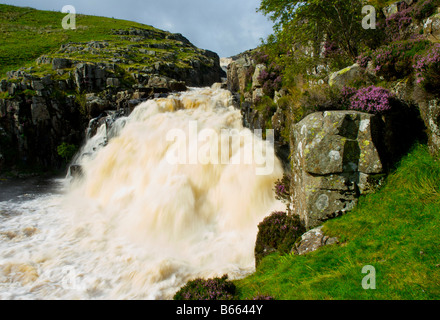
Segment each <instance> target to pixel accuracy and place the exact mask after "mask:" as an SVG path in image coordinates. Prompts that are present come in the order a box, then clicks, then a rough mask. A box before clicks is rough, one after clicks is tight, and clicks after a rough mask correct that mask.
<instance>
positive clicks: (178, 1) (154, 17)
mask: <svg viewBox="0 0 440 320" xmlns="http://www.w3.org/2000/svg"><path fill="white" fill-rule="evenodd" d="M0 3H4V4H12V5H16V6H22V7H24V6H26V7H32V8H36V9H41V10H54V11H61V9H62V7H63V6H65V5H73V6H74V7H75V9H76V11H77V13H83V14H90V15H98V16H105V17H114V18H119V19H125V20H131V21H136V22H140V23H144V24H148V25H152V26H154V27H156V28H159V29H162V30H166V31H170V32H174V33H181V34H183V35H184V36H185V37H186V38H188V39H189V40H190V41H191V42H192V43H193V44H194V45H195V46H197V47H199V48H202V49H208V50H212V51H214V52H217V53H218V54H219V55H220V57H229V56H232V55H235V54H238V53H240V52H243V51H245V50H248V49H253V48H255V47H257V46H258V45H259V44H260V39H261V38H266V37H267V36H268V35H269V34H270V33H271V32H272V22H270V21H269V20H268V19H267V18H266V17H265V16H263V15H262V14H261V13H257V12H256V9H257V7H258V6H259V3H260V0H122V1H121V0H107V1H103V0H98V1H97V0H62V1H59V0H0Z"/></svg>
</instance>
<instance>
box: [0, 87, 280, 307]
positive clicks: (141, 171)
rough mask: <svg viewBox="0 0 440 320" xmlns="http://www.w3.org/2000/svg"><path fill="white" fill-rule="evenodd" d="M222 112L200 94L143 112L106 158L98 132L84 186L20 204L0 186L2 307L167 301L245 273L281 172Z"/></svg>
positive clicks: (233, 115) (222, 94)
mask: <svg viewBox="0 0 440 320" xmlns="http://www.w3.org/2000/svg"><path fill="white" fill-rule="evenodd" d="M230 101H231V95H230V93H229V92H228V91H224V90H214V89H208V88H207V89H197V90H192V91H190V92H188V93H183V94H178V95H174V96H171V97H169V98H167V99H158V100H152V101H147V102H145V103H143V104H141V105H139V106H138V107H137V108H136V109H135V110H134V111H133V113H132V114H131V115H130V117H129V118H126V119H122V120H121V123H123V124H124V125H121V126H120V127H119V128H118V127H117V125H118V124H115V125H116V129H115V128H113V129H112V130H116V131H117V134H112V135H114V136H115V137H113V138H112V139H111V140H110V141H109V142H108V144H107V145H106V146H105V147H97V146H98V145H99V144H100V141H101V142H102V140H103V139H104V140H105V137H108V136H109V132H108V131H109V130H110V129H109V128H107V127H105V126H103V127H101V128H100V130H98V133H97V135H96V136H95V137H94V138H92V139H91V140H89V141H88V143H87V144H86V145H85V146H84V148H83V151H82V152H83V153H88V154H89V156H88V157H83V158H81V159H79V160H78V162H79V163H80V164H81V165H82V166H83V169H84V178H83V179H81V180H77V181H75V182H74V183H72V184H70V183H69V179H64V180H53V181H52V182H50V183H48V184H47V185H45V187H48V188H47V189H46V188H45V187H42V190H44V192H42V193H32V190H35V189H33V187H32V185H30V189H29V190H30V191H29V193H26V192H27V191H26V192H24V194H34V196H29V197H28V198H26V197H24V198H23V197H21V198H20V196H17V193H16V192H15V191H14V190H18V189H20V188H21V187H17V186H16V187H14V185H6V186H5V185H1V184H0V187H1V188H2V198H0V212H1V213H2V214H1V215H0V252H1V256H0V299H171V298H172V296H173V294H174V293H175V292H176V291H177V290H178V289H179V288H180V287H181V286H182V285H184V284H185V283H186V281H188V280H190V279H193V278H196V277H212V276H221V275H223V274H225V273H228V274H229V276H230V278H240V277H243V276H245V275H247V274H249V273H250V272H252V271H253V270H254V256H253V253H254V243H255V238H256V234H257V225H258V223H259V222H260V221H262V220H263V218H264V217H265V216H267V215H268V214H270V212H272V211H273V210H283V209H284V207H283V205H282V204H281V203H280V202H278V201H276V200H275V199H274V195H273V191H272V189H273V185H274V182H275V181H276V179H278V178H280V177H281V176H282V167H281V164H280V162H279V161H278V159H276V158H271V156H270V155H272V154H274V152H273V147H272V146H271V144H270V143H266V142H263V141H262V140H261V139H260V138H258V137H257V136H255V135H254V134H252V133H251V132H250V131H249V130H247V129H245V128H243V126H242V118H241V115H240V112H239V111H237V110H235V109H234V108H233V107H230ZM222 133H229V135H228V136H227V137H226V138H224V135H222ZM182 135H183V137H181V136H182ZM179 138H181V139H179ZM101 145H102V144H101ZM93 149H95V150H96V151H95V152H92V151H91V150H93ZM251 151H252V152H251ZM53 186H55V189H53V188H52V187H53ZM14 188H16V189H14ZM25 189H26V187H25V188H24V189H23V188H21V193H22V194H23V190H25ZM37 189H38V188H37ZM3 190H6V191H3ZM18 193H20V192H18ZM7 212H14V214H7Z"/></svg>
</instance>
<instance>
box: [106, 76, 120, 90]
mask: <svg viewBox="0 0 440 320" xmlns="http://www.w3.org/2000/svg"><path fill="white" fill-rule="evenodd" d="M119 84H120V82H119V79H118V78H107V86H110V87H115V88H118V87H119Z"/></svg>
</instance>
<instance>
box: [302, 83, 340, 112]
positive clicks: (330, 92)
mask: <svg viewBox="0 0 440 320" xmlns="http://www.w3.org/2000/svg"><path fill="white" fill-rule="evenodd" d="M299 104H300V106H301V108H300V110H297V112H300V113H301V119H302V118H304V117H306V116H308V115H309V114H311V113H314V112H318V111H327V110H344V109H346V106H344V105H343V103H342V96H341V90H340V89H339V88H337V87H336V86H333V87H331V86H328V85H322V86H315V87H312V88H310V89H307V90H304V92H303V93H302V94H301V96H300V98H299ZM301 119H299V120H301Z"/></svg>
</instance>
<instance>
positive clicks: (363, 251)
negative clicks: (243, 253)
mask: <svg viewBox="0 0 440 320" xmlns="http://www.w3.org/2000/svg"><path fill="white" fill-rule="evenodd" d="M439 182H440V166H439V163H438V161H434V160H433V159H432V156H431V155H430V154H429V152H428V150H427V148H426V146H417V147H415V148H414V149H413V150H412V151H411V152H410V154H409V155H408V156H407V157H405V159H404V160H402V162H401V164H400V165H399V166H398V169H397V170H396V171H395V172H394V173H393V174H392V175H390V176H389V177H388V179H387V181H386V183H385V185H384V186H383V188H382V189H381V190H380V191H378V192H377V193H375V194H371V195H368V196H365V197H362V198H361V199H360V202H359V204H358V206H357V207H356V208H355V209H354V210H353V211H352V212H350V213H348V214H347V215H345V216H343V217H340V218H338V219H334V220H331V221H328V222H326V223H325V224H324V231H325V233H326V234H328V235H329V236H332V237H337V238H338V239H339V244H336V245H332V246H327V247H323V248H321V249H320V250H318V251H315V252H312V253H309V254H307V255H301V256H298V255H295V254H288V255H279V254H274V255H270V256H269V257H267V258H265V259H264V260H263V262H262V263H261V265H260V266H259V267H258V269H257V271H256V273H255V274H253V275H252V276H250V277H248V278H246V279H243V280H240V281H237V282H236V284H237V292H238V293H239V297H240V299H249V298H252V297H254V296H256V295H259V294H265V295H270V296H272V297H274V298H276V299H279V300H363V299H376V300H388V299H389V300H426V299H428V300H429V299H434V300H435V299H438V297H439V295H440V287H439V283H440V273H439V268H440V252H439V250H438V249H439V248H440V239H439V237H438V230H439V227H440V184H439ZM365 266H373V267H374V268H375V269H376V289H375V290H364V289H363V287H362V280H363V278H364V277H365V276H366V274H363V273H362V270H363V268H364V267H365Z"/></svg>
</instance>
